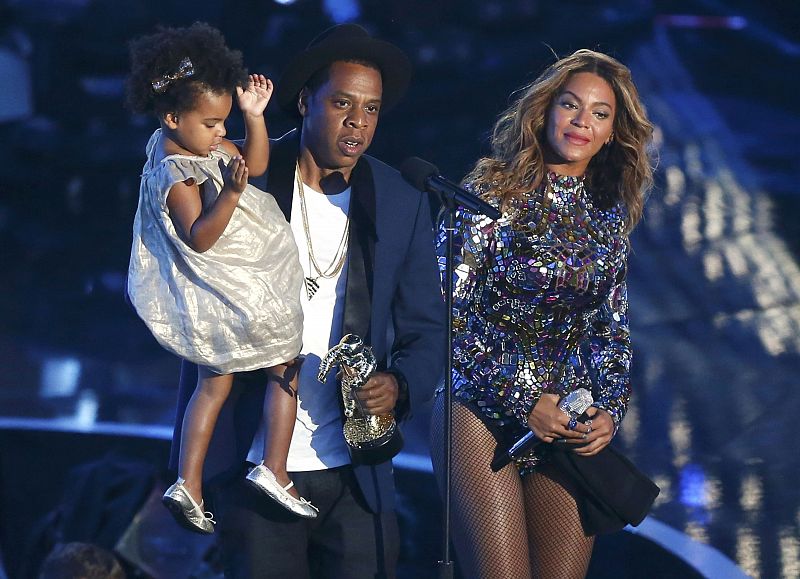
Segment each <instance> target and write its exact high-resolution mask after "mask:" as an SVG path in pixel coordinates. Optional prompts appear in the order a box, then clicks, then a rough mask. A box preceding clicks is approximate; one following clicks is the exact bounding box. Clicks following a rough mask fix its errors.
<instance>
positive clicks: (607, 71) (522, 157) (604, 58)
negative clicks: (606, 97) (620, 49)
mask: <svg viewBox="0 0 800 579" xmlns="http://www.w3.org/2000/svg"><path fill="white" fill-rule="evenodd" d="M579 72H591V73H594V74H596V75H598V76H600V77H601V78H603V79H604V80H605V81H606V82H608V84H609V85H610V86H611V88H612V90H613V91H614V96H615V97H616V101H617V110H616V115H615V118H614V140H613V141H612V142H611V143H610V144H608V145H605V146H604V147H603V148H602V149H601V150H600V152H598V154H597V155H595V156H594V158H593V159H592V160H591V162H590V163H589V166H588V167H587V170H586V185H587V188H588V190H589V191H590V192H591V193H592V195H593V196H594V197H595V198H596V199H597V201H598V202H600V204H601V205H613V204H616V203H622V204H623V205H624V206H625V208H626V210H627V219H626V225H627V227H626V229H627V231H630V230H632V229H633V228H634V226H635V225H636V223H637V222H638V221H639V219H640V218H641V216H642V210H643V206H644V194H645V192H646V191H647V190H648V189H649V188H650V187H651V186H652V183H653V159H652V158H651V151H650V148H649V147H650V143H651V140H652V136H653V125H652V123H651V122H650V120H649V119H648V118H647V113H646V112H645V108H644V105H643V104H642V102H641V100H640V98H639V93H638V91H637V90H636V86H635V85H634V84H633V80H632V78H631V72H630V70H629V69H628V68H627V67H626V66H624V65H623V64H622V63H620V62H619V61H618V60H616V59H614V58H612V57H610V56H608V55H606V54H602V53H600V52H595V51H592V50H587V49H581V50H577V51H575V52H574V53H573V54H571V55H570V56H567V57H565V58H562V59H561V60H559V61H557V62H555V63H553V64H551V65H550V66H549V67H548V68H547V69H546V70H545V71H544V72H543V73H542V74H541V75H540V76H539V77H538V78H537V79H536V80H534V81H533V82H532V83H530V84H528V85H527V86H524V87H522V88H521V89H519V91H517V92H516V93H515V98H514V101H513V102H512V104H511V106H510V107H509V108H508V109H507V110H506V111H505V112H504V113H503V114H501V115H500V118H499V119H498V120H497V122H496V124H495V126H494V129H493V132H492V139H491V144H492V154H491V155H490V156H489V157H484V158H482V159H480V160H479V161H478V162H477V164H476V165H475V167H474V168H473V169H472V171H471V172H470V174H469V175H467V176H466V177H465V178H464V181H465V182H471V183H473V185H474V186H476V187H480V188H482V189H487V190H488V193H487V195H488V196H490V197H491V196H495V197H499V198H500V201H501V203H502V204H503V205H505V204H506V203H507V202H508V201H509V200H510V199H511V198H513V197H520V196H523V195H525V194H527V193H529V192H530V191H532V190H533V189H535V188H536V187H538V186H539V183H541V181H542V178H543V176H544V174H545V172H546V169H545V164H544V151H543V148H544V146H545V143H546V141H547V137H546V128H547V116H548V114H549V111H550V108H551V107H552V104H553V101H554V99H556V98H557V96H558V94H559V93H560V92H561V90H562V88H563V87H564V85H565V84H566V83H567V81H568V80H569V78H570V77H571V76H572V75H574V74H577V73H579Z"/></svg>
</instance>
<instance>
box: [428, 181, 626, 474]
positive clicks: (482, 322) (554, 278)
mask: <svg viewBox="0 0 800 579" xmlns="http://www.w3.org/2000/svg"><path fill="white" fill-rule="evenodd" d="M495 204H496V202H495ZM624 227H625V213H624V208H623V207H621V206H615V207H612V208H610V209H601V208H598V207H596V206H594V205H593V203H592V199H591V195H590V194H589V193H588V192H587V191H586V190H585V189H584V183H583V179H582V178H578V177H566V176H561V175H557V174H555V173H549V174H548V175H547V176H546V177H545V178H544V179H543V180H542V183H541V185H540V186H539V187H538V188H537V189H536V190H535V191H534V192H533V193H531V194H530V195H528V196H526V197H524V198H523V199H518V200H515V201H513V202H512V203H511V204H510V205H509V207H508V208H507V209H506V210H504V211H503V214H502V216H501V218H500V219H499V220H497V221H492V220H490V219H488V218H486V217H483V216H479V215H473V214H471V213H468V212H466V211H461V210H460V211H459V212H458V213H457V215H456V228H455V232H454V245H455V248H456V249H455V253H456V255H455V259H454V267H455V272H454V279H453V283H454V296H453V297H454V304H453V317H454V320H455V321H454V330H453V334H454V343H453V395H454V396H455V397H457V398H458V399H459V400H460V401H462V402H464V403H466V404H468V405H470V406H472V407H473V408H475V409H477V411H478V414H479V415H481V416H482V417H483V419H484V420H485V421H486V422H487V423H488V424H489V425H491V426H492V427H496V426H500V427H503V429H504V430H507V429H511V430H512V431H513V432H512V433H511V434H512V436H513V437H517V436H521V435H523V434H525V433H526V432H528V431H529V430H530V429H529V427H528V423H527V418H528V415H529V414H530V412H531V410H532V409H533V407H534V405H535V404H536V402H537V401H538V400H539V397H540V396H541V394H542V393H544V392H548V393H555V394H559V395H564V394H566V393H568V392H571V391H572V390H575V389H577V388H581V387H583V388H587V389H589V390H590V391H591V392H592V395H593V397H594V400H595V403H594V405H595V406H597V407H599V408H603V409H605V410H607V411H608V412H609V413H610V414H611V416H612V417H613V418H614V421H615V423H616V424H619V421H620V420H621V419H622V417H623V416H624V414H625V409H626V407H627V403H628V399H629V397H630V379H629V370H630V360H631V344H630V336H629V332H628V318H627V309H628V302H627V293H626V285H625V274H626V267H627V254H628V249H629V246H628V238H627V235H626V234H625V233H624ZM436 245H437V252H438V254H439V267H440V270H441V272H442V276H444V275H445V265H446V259H445V248H446V234H445V229H444V226H442V227H440V230H439V234H438V236H437V244H436ZM539 459H540V456H539V455H538V454H536V453H534V454H533V455H531V456H530V457H528V458H527V459H526V460H525V461H523V463H522V464H520V466H521V467H522V468H523V470H525V467H526V465H527V466H533V465H534V464H536V462H538V460H539Z"/></svg>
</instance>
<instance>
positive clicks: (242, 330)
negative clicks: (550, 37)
mask: <svg viewBox="0 0 800 579" xmlns="http://www.w3.org/2000/svg"><path fill="white" fill-rule="evenodd" d="M131 61H132V70H131V75H130V78H129V79H128V103H129V105H130V106H131V108H132V109H133V110H134V111H136V112H151V113H154V114H155V115H156V116H157V118H158V120H159V123H160V125H161V126H160V128H159V129H157V130H156V131H155V133H153V136H152V137H150V141H149V142H148V143H147V148H146V152H147V162H146V163H145V165H144V169H143V171H142V181H141V187H140V191H139V207H138V210H137V212H136V218H135V220H134V224H133V246H132V249H131V261H130V266H129V270H128V293H129V295H130V298H131V302H132V303H133V305H134V307H135V308H136V311H137V313H138V314H139V316H140V317H141V318H142V319H143V320H144V322H145V324H147V327H148V328H149V329H150V331H151V332H152V333H153V335H154V336H155V338H156V339H157V340H158V342H159V343H160V344H161V345H162V346H164V347H165V348H167V349H168V350H169V351H171V352H173V353H175V354H177V355H178V356H181V357H182V358H185V359H186V360H189V361H191V362H195V363H196V364H198V378H197V388H196V389H195V392H194V394H193V396H192V398H191V401H190V402H189V404H188V406H187V408H186V413H185V415H184V417H183V426H182V431H181V442H180V445H181V446H180V460H179V472H178V475H179V476H178V480H177V482H176V483H175V484H173V485H172V486H171V487H170V488H169V489H167V491H166V493H165V494H164V497H163V502H164V504H165V505H166V506H167V507H168V508H169V509H170V511H171V512H172V514H173V515H174V516H175V518H176V520H177V521H178V522H179V523H181V524H182V525H183V526H185V527H187V528H189V529H190V530H193V531H197V532H200V533H213V531H214V527H213V523H214V520H213V518H212V515H211V513H207V512H204V511H203V500H202V496H203V493H202V472H203V461H204V459H205V455H206V452H207V450H208V445H209V442H210V439H211V435H212V433H213V430H214V424H215V422H216V420H217V417H218V414H219V411H220V409H221V407H222V404H223V403H224V402H225V399H226V398H227V396H228V394H229V392H230V390H231V385H232V383H233V373H234V372H243V371H248V370H254V369H259V368H266V369H267V373H268V375H269V383H268V386H267V395H266V399H265V412H267V411H269V419H268V423H269V425H270V428H269V433H268V435H267V439H266V444H265V451H264V462H262V463H261V464H260V465H258V466H256V467H255V468H254V469H252V470H251V471H250V472H249V473H248V475H247V481H248V482H249V483H250V484H252V485H253V486H254V487H256V488H257V489H258V490H260V491H261V492H264V493H266V494H267V495H268V496H270V497H272V498H273V499H275V500H276V501H278V502H279V503H280V504H281V505H282V506H284V507H285V508H287V509H289V510H291V511H292V512H294V513H296V514H298V515H300V516H302V517H306V518H314V517H316V515H317V511H316V509H315V507H313V505H311V504H310V503H309V502H307V501H306V500H305V499H303V498H302V497H300V496H299V495H298V493H297V490H296V489H293V488H292V486H293V483H292V482H291V480H289V476H288V474H287V472H286V457H287V454H288V450H289V442H290V440H291V435H292V429H293V428H294V420H295V414H296V411H297V409H296V398H295V393H296V389H297V384H296V376H297V370H298V367H299V362H295V361H294V360H295V358H296V357H297V356H298V354H299V352H300V346H301V343H300V341H301V333H302V322H303V319H302V310H301V308H300V302H299V296H300V286H301V284H302V279H303V274H302V269H301V266H300V263H299V261H298V254H297V248H296V246H295V244H294V240H293V237H292V233H291V230H290V228H289V225H288V223H287V222H286V219H284V217H283V214H282V213H281V211H280V209H279V208H278V205H277V204H276V202H275V200H274V199H273V198H272V197H271V196H270V195H268V194H266V193H264V192H263V191H260V190H258V189H256V188H255V187H253V186H251V185H248V183H247V179H248V177H249V176H251V175H252V176H258V175H261V174H263V173H264V171H266V168H267V163H268V160H269V143H268V140H267V129H266V125H265V123H264V109H265V108H266V106H267V103H268V102H269V99H270V96H271V95H272V82H271V81H269V80H267V79H266V78H264V77H263V76H261V75H254V74H253V75H249V76H248V75H247V73H246V71H245V70H244V68H243V67H242V56H241V53H239V52H238V51H234V50H230V49H229V48H228V47H227V46H225V41H224V38H223V37H222V35H221V34H220V32H219V31H217V30H216V29H214V28H211V27H210V26H208V25H206V24H202V23H195V24H194V25H192V26H190V27H188V28H178V29H171V28H164V29H160V30H159V31H158V32H156V33H155V34H152V35H149V36H144V37H142V38H139V39H137V40H135V41H134V42H133V43H132V44H131ZM234 91H235V93H236V99H237V103H238V105H239V109H240V110H241V111H242V114H243V116H244V124H245V128H246V138H245V141H244V145H243V146H242V148H241V150H240V149H238V148H237V146H236V145H234V144H233V143H232V142H231V141H228V140H226V139H224V137H225V120H226V119H227V117H228V114H229V113H230V110H231V105H232V101H233V97H232V95H233V93H234Z"/></svg>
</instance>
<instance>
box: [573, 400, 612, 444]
mask: <svg viewBox="0 0 800 579" xmlns="http://www.w3.org/2000/svg"><path fill="white" fill-rule="evenodd" d="M586 414H588V415H589V420H587V421H586V422H585V423H584V424H583V426H584V427H585V428H583V431H584V433H586V437H585V438H583V435H581V440H578V442H580V443H583V444H582V445H581V446H580V447H578V448H576V449H574V451H573V452H575V453H576V454H580V455H581V456H592V455H594V454H597V453H598V452H600V451H601V450H603V449H604V448H605V447H606V446H608V443H609V442H611V439H612V438H614V419H613V418H611V415H610V414H609V413H608V412H606V411H605V410H601V409H600V408H595V407H594V406H592V407H591V408H589V409H588V410H587V411H586ZM578 427H579V428H580V427H581V424H578Z"/></svg>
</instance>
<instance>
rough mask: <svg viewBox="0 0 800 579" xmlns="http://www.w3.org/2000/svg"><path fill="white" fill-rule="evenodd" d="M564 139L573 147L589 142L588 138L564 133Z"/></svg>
mask: <svg viewBox="0 0 800 579" xmlns="http://www.w3.org/2000/svg"><path fill="white" fill-rule="evenodd" d="M564 137H565V138H566V139H567V140H568V141H569V142H570V143H572V144H573V145H586V144H587V143H588V142H589V138H588V137H584V136H581V135H576V134H575V133H564Z"/></svg>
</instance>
